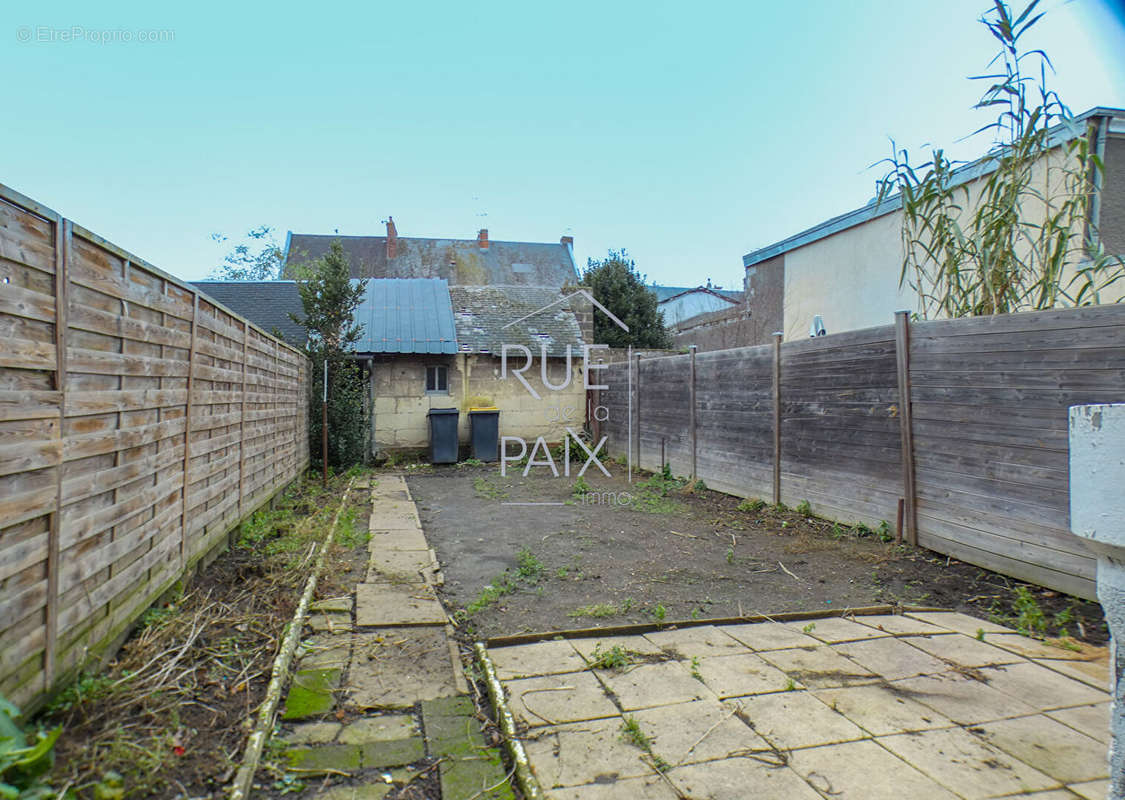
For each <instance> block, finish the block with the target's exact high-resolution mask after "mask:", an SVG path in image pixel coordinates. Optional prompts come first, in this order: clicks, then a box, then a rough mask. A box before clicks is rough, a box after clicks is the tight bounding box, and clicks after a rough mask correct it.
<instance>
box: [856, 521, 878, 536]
mask: <svg viewBox="0 0 1125 800" xmlns="http://www.w3.org/2000/svg"><path fill="white" fill-rule="evenodd" d="M874 533H875V531H873V530H871V529H870V528H868V527H867V526H866V525H864V524H863V523H862V522H861V523H859V524H858V525H856V526H855V535H856V536H860V537H863V536H871V535H872V534H874Z"/></svg>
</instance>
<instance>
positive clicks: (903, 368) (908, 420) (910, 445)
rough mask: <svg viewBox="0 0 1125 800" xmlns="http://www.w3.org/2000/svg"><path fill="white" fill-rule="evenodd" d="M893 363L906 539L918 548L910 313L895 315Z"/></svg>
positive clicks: (897, 312)
mask: <svg viewBox="0 0 1125 800" xmlns="http://www.w3.org/2000/svg"><path fill="white" fill-rule="evenodd" d="M895 362H896V367H897V371H898V419H899V430H900V431H901V434H902V495H903V499H904V501H905V506H906V508H905V525H906V538H907V540H908V541H909V542H910V543H911V544H912V545H917V544H918V507H917V506H918V497H917V489H916V484H915V477H914V421H913V416H912V414H911V409H910V312H909V311H896V312H895Z"/></svg>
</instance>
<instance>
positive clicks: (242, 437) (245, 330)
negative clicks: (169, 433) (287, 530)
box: [238, 320, 250, 520]
mask: <svg viewBox="0 0 1125 800" xmlns="http://www.w3.org/2000/svg"><path fill="white" fill-rule="evenodd" d="M249 348H250V323H249V322H246V321H245V320H243V322H242V409H241V410H240V412H239V416H238V518H239V520H241V519H242V514H243V508H242V501H243V499H244V498H245V494H246V489H245V484H244V480H245V475H246V359H247V356H248V354H249Z"/></svg>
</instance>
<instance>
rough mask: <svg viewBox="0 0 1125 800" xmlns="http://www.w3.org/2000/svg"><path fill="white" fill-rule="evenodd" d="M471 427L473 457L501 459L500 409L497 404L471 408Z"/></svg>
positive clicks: (481, 459)
mask: <svg viewBox="0 0 1125 800" xmlns="http://www.w3.org/2000/svg"><path fill="white" fill-rule="evenodd" d="M469 427H470V428H471V438H472V442H473V458H475V459H476V460H477V461H499V460H500V409H498V408H496V407H495V406H486V407H480V408H470V409H469Z"/></svg>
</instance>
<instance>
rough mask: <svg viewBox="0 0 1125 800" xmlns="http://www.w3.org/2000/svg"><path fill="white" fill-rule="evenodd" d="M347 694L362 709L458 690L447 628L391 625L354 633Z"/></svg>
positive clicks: (396, 705) (408, 702) (398, 704)
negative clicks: (354, 638)
mask: <svg viewBox="0 0 1125 800" xmlns="http://www.w3.org/2000/svg"><path fill="white" fill-rule="evenodd" d="M344 688H345V690H346V692H347V698H348V700H349V701H350V702H352V703H354V704H355V705H356V706H358V707H360V708H404V707H409V706H413V705H414V703H415V702H417V701H419V700H429V699H432V698H435V697H448V696H451V695H455V694H457V693H458V692H457V683H456V680H455V677H454V673H453V664H452V662H451V661H450V657H449V646H448V644H447V643H446V640H445V631H444V629H443V628H440V627H433V628H422V627H415V628H409V629H399V628H387V629H381V630H376V631H370V632H364V633H360V634H357V635H356V643H355V650H354V653H353V655H352V663H351V668H350V669H349V670H348V680H347V684H346V686H345V687H344Z"/></svg>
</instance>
